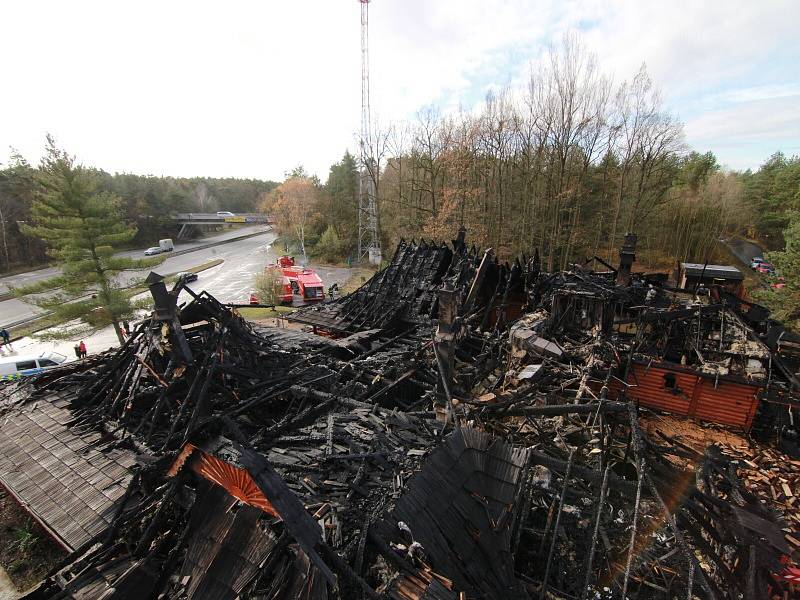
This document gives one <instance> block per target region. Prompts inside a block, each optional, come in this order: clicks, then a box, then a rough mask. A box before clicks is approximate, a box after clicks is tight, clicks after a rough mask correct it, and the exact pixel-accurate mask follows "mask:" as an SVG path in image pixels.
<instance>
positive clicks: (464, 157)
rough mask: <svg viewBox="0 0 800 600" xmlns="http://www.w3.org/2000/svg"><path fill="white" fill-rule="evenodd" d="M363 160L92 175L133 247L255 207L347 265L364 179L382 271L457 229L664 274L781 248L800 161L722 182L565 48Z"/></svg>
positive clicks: (20, 250) (4, 206)
mask: <svg viewBox="0 0 800 600" xmlns="http://www.w3.org/2000/svg"><path fill="white" fill-rule="evenodd" d="M703 150H705V149H703ZM365 151H366V152H365V154H366V156H367V158H366V160H365V161H363V163H364V166H363V168H362V167H360V163H361V162H362V161H360V160H359V159H357V158H356V157H354V156H353V155H352V154H350V153H349V152H346V153H345V154H344V156H343V157H342V159H341V160H340V161H338V162H336V163H335V164H333V165H332V166H331V167H330V171H329V173H328V175H327V180H326V181H325V182H324V183H323V182H321V181H320V180H319V179H318V178H317V177H315V176H310V175H309V174H308V173H306V171H305V170H304V169H303V168H302V167H297V168H295V169H294V170H293V171H291V172H289V173H287V174H286V179H285V181H284V182H283V183H281V184H280V185H279V184H277V183H275V182H271V181H260V180H248V179H211V178H192V179H184V178H173V177H149V176H138V175H129V174H116V175H110V174H108V173H105V172H103V171H100V170H93V171H94V172H95V174H96V176H97V177H98V179H99V189H100V190H101V191H110V192H113V193H114V194H116V195H117V196H118V197H119V202H120V203H121V205H122V212H123V214H124V215H125V217H126V218H127V219H128V220H129V221H130V222H131V223H133V224H135V225H137V227H138V233H137V236H136V238H134V240H133V244H138V245H140V246H142V245H146V244H148V243H150V242H152V241H154V240H155V239H157V238H158V237H163V236H164V235H168V233H169V229H168V227H169V223H168V222H167V220H166V219H165V217H166V216H167V215H168V214H170V213H173V212H181V211H189V212H192V211H197V212H203V211H211V212H213V211H215V210H230V211H232V212H250V211H253V210H256V209H260V210H262V211H264V212H267V213H269V214H272V215H274V216H275V218H276V219H277V221H278V222H277V229H278V231H279V233H280V234H281V237H282V238H283V240H284V241H286V242H287V243H290V244H291V245H293V246H294V247H296V248H297V249H298V250H299V251H302V250H305V252H306V253H307V254H308V255H311V256H316V257H318V258H320V259H322V260H325V261H329V262H344V261H348V262H352V261H356V260H358V257H357V256H356V248H357V243H358V240H357V237H358V193H359V191H358V190H359V177H361V176H363V177H369V178H371V179H372V180H373V182H374V184H375V188H376V189H377V201H378V207H379V214H380V223H379V226H380V236H381V243H382V247H383V253H384V259H388V258H389V257H390V256H391V253H392V251H393V248H394V246H395V245H396V244H397V242H398V241H399V240H400V239H401V238H406V239H411V238H420V237H425V238H428V239H436V240H447V239H450V238H452V237H454V236H455V234H456V232H457V230H458V228H459V227H460V226H461V225H463V226H465V227H466V228H467V230H468V232H469V233H468V235H469V239H470V241H471V242H474V243H475V244H477V245H480V246H482V247H491V248H493V249H494V250H495V252H496V254H497V255H498V256H500V257H501V258H503V259H508V258H512V257H514V256H517V255H519V254H522V253H525V254H528V255H530V254H531V253H532V252H533V251H534V250H535V249H538V250H539V252H540V254H541V256H542V259H543V264H544V266H545V267H546V268H548V269H557V268H564V267H565V266H567V265H568V264H569V263H570V262H573V261H580V260H583V259H585V258H586V257H591V256H594V255H597V256H600V257H601V258H604V259H606V260H610V261H614V260H615V259H616V253H617V249H618V247H619V244H620V242H621V240H622V238H623V236H624V234H625V233H626V232H627V231H633V232H635V233H637V234H638V236H639V243H638V252H637V255H638V261H639V263H640V264H643V265H644V266H645V267H646V268H652V269H656V268H662V269H663V268H666V267H669V266H672V265H673V264H674V262H675V261H676V260H688V261H697V262H703V261H705V260H709V261H714V260H729V258H728V257H727V256H720V255H719V253H718V251H719V248H718V244H717V241H718V240H719V239H720V238H723V237H728V236H731V235H741V236H744V237H746V238H749V239H753V240H756V241H758V242H759V243H760V244H761V245H762V246H763V247H764V248H765V249H767V250H780V249H782V248H783V247H784V238H783V231H784V230H785V229H786V228H787V227H788V225H789V218H790V214H791V213H792V211H795V210H798V209H800V158H798V157H791V158H790V157H786V156H784V155H783V154H781V153H779V152H778V153H776V154H774V155H772V156H771V157H768V158H767V157H765V158H766V160H765V162H764V163H763V164H762V165H761V166H760V168H759V169H757V170H756V171H750V170H748V171H744V172H737V171H730V170H726V169H723V168H722V167H721V166H720V165H719V164H718V161H717V158H716V157H715V155H714V154H713V153H712V152H698V151H696V150H695V149H692V148H689V147H687V145H686V143H685V140H684V133H683V126H682V124H681V123H680V122H679V121H678V120H677V119H676V118H675V116H674V115H672V114H671V113H670V112H669V111H668V110H667V109H666V108H665V106H664V103H663V100H662V96H661V93H660V91H659V90H658V88H657V86H656V85H655V84H654V83H653V81H652V80H651V78H650V77H649V75H648V73H647V70H646V68H645V67H644V66H643V67H642V68H641V69H640V70H639V72H637V73H636V74H634V76H633V78H632V79H630V80H629V81H623V82H620V83H615V82H614V81H613V80H612V79H611V78H610V77H609V76H607V75H606V74H604V73H603V72H602V70H601V69H600V66H599V65H598V63H597V60H596V58H595V57H594V56H593V55H592V54H590V53H588V52H587V51H586V50H585V49H584V48H583V47H582V46H581V45H580V42H579V40H578V39H577V38H574V37H566V38H565V39H564V40H563V43H562V44H561V45H560V46H557V47H554V48H551V50H550V51H549V53H548V54H546V55H545V57H543V59H542V60H541V61H539V62H538V63H537V64H536V65H533V66H532V67H531V73H530V80H529V81H528V85H527V86H526V87H525V88H524V89H523V90H519V89H516V90H510V89H506V90H501V91H498V92H493V93H490V94H488V95H487V97H486V99H485V101H484V102H483V103H482V104H481V106H480V107H478V108H476V109H475V110H472V111H469V112H466V111H460V112H457V113H449V114H441V113H439V112H438V111H437V110H436V109H435V108H428V109H425V110H422V111H420V112H419V113H418V115H417V116H416V118H415V119H413V120H412V121H410V122H402V123H392V124H390V125H388V126H384V127H381V126H378V125H375V126H374V127H373V129H372V131H371V135H370V139H369V140H368V141H367V145H366V147H365ZM33 170H34V168H33V167H31V166H30V165H29V164H28V163H27V162H25V160H24V159H23V158H22V157H19V156H16V157H14V158H13V159H12V161H11V163H10V164H9V165H7V166H6V167H5V168H4V169H1V170H0V212H2V214H0V224H2V230H1V231H0V235H1V236H2V240H0V242H2V243H3V246H4V247H3V248H2V249H0V253H2V256H0V269H3V270H6V269H8V268H9V267H11V268H14V267H15V266H18V265H19V264H20V263H25V264H35V263H38V262H44V261H45V260H46V256H45V253H44V248H43V246H42V244H41V242H39V241H38V240H36V239H32V238H28V237H25V236H23V235H21V234H20V232H19V227H18V223H19V222H24V221H26V220H27V219H28V218H29V208H30V203H31V201H32V198H33V197H34V196H35V194H36V193H37V190H36V187H35V185H34V184H33V180H34V178H33V177H31V175H32V173H33Z"/></svg>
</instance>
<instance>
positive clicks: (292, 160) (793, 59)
mask: <svg viewBox="0 0 800 600" xmlns="http://www.w3.org/2000/svg"><path fill="white" fill-rule="evenodd" d="M799 20H800V3H797V2H793V1H791V0H789V1H776V2H773V3H770V5H769V6H768V7H767V6H765V5H764V4H762V3H755V2H751V1H750V0H738V1H735V2H726V3H724V4H723V3H708V2H705V3H700V2H671V3H663V2H645V1H638V2H627V1H623V0H613V1H608V0H586V1H583V2H577V1H572V2H560V1H556V0H547V1H541V2H536V3H531V2H529V1H528V0H508V1H506V2H486V1H485V0H482V1H478V0H460V1H456V0H437V1H436V2H431V1H430V0H373V2H371V4H370V27H371V29H370V53H371V61H372V77H371V82H372V97H373V109H374V112H375V113H376V114H377V115H379V116H380V119H381V121H382V122H384V123H386V122H388V121H391V120H396V119H402V118H406V117H408V116H410V115H411V114H413V113H414V112H415V111H416V110H418V109H419V108H420V107H422V106H425V105H428V104H430V103H433V102H436V103H438V104H440V105H441V106H443V107H444V108H448V107H450V108H452V107H455V106H458V105H459V104H460V103H463V102H467V103H472V102H474V101H475V97H476V94H477V96H480V95H481V94H482V91H484V90H485V89H488V88H490V87H496V86H498V85H499V86H502V85H505V84H508V83H509V82H516V81H518V80H519V78H520V76H521V75H520V74H521V73H523V72H524V71H525V70H526V69H525V64H526V63H527V61H528V60H529V59H530V58H532V57H535V56H536V55H537V54H538V53H539V52H540V51H541V49H542V47H543V46H544V45H546V44H548V43H550V42H551V41H553V40H554V39H557V38H558V37H559V36H560V34H561V33H563V32H564V31H566V30H569V29H575V28H578V29H580V30H583V31H584V38H585V43H586V45H587V46H589V47H590V48H591V49H593V50H595V51H596V52H597V53H598V55H599V59H600V63H601V65H602V66H603V67H604V68H606V69H608V70H610V71H612V72H613V73H615V75H616V77H617V79H621V78H623V77H629V76H630V75H631V74H632V73H633V72H634V71H635V70H636V69H637V68H638V66H639V65H640V64H641V63H642V62H646V63H647V65H648V68H649V70H650V71H651V73H652V74H653V76H654V78H655V79H656V81H657V82H659V83H660V84H661V85H662V86H663V87H664V88H665V91H666V92H667V99H668V101H669V102H670V105H671V106H672V108H673V109H674V110H676V111H678V112H679V113H680V114H682V115H684V116H687V115H688V118H689V120H690V124H692V123H694V125H692V127H694V128H695V129H697V128H698V127H701V125H702V123H703V122H702V121H697V119H699V118H700V117H702V114H700V113H704V112H708V111H712V113H713V111H714V110H718V109H719V105H720V104H724V103H725V102H735V103H744V102H755V101H756V100H758V99H769V98H776V97H787V98H788V97H789V95H791V94H792V93H794V92H792V90H796V89H797V86H798V85H800V77H799V76H798V74H797V70H796V64H797V60H798V59H800V49H799V48H798V42H797V41H796V35H795V31H794V28H795V27H796V23H797V22H798V21H799ZM4 23H6V24H12V26H10V27H9V26H7V27H5V28H4V34H3V36H2V37H0V52H2V56H3V57H4V68H3V80H4V84H5V85H4V86H3V87H4V93H3V94H2V96H0V149H2V150H4V149H5V148H6V147H7V146H9V145H13V146H16V147H17V148H19V149H20V150H21V151H22V152H23V154H25V155H26V156H28V157H30V158H32V159H35V158H36V157H37V156H38V154H39V153H40V150H41V147H42V145H43V141H44V134H45V132H48V131H49V132H51V133H53V134H55V135H56V136H57V138H58V140H59V142H60V143H61V144H62V145H63V146H64V147H66V148H67V149H68V150H69V151H71V152H73V153H76V154H77V155H78V156H79V157H80V158H81V159H82V160H83V161H84V162H86V163H89V164H93V165H97V166H99V167H102V168H105V169H107V170H111V171H114V170H119V171H123V170H125V171H131V172H137V173H155V174H174V175H201V174H203V175H220V176H221V175H233V176H254V177H270V178H280V177H281V176H282V174H283V172H284V171H285V170H288V169H290V168H291V167H293V166H295V165H297V164H299V163H303V164H305V165H306V166H307V167H308V168H309V169H310V170H312V171H314V172H317V173H318V174H319V175H320V176H321V177H322V178H323V179H324V178H325V176H326V175H327V168H328V165H330V163H331V162H333V161H334V160H337V159H338V158H339V157H340V156H341V154H342V152H343V151H344V149H345V148H346V147H351V148H353V147H354V146H355V143H354V141H355V134H356V131H357V128H358V124H359V112H360V64H359V61H360V52H359V49H360V39H359V3H358V2H356V0H343V1H341V2H340V1H332V0H305V1H304V2H288V1H284V2H278V1H268V2H261V3H254V2H246V1H244V0H239V1H234V2H228V3H224V4H220V3H218V2H213V3H212V2H210V1H201V2H188V1H185V0H184V1H180V2H179V1H171V2H155V1H152V0H150V1H148V0H138V1H137V2H131V1H130V0H119V1H116V2H107V1H106V2H100V1H92V2H89V1H84V2H80V3H65V2H59V1H57V0H29V1H28V2H16V3H10V4H9V5H8V6H5V7H4ZM781 106H784V105H781ZM759 107H761V108H759ZM467 108H469V106H467ZM752 110H753V111H756V112H757V110H767V107H766V105H759V104H758V103H755V104H753V108H752ZM781 110H783V108H782V109H781ZM756 112H752V113H747V114H748V115H749V118H750V119H751V122H750V125H751V126H752V128H751V132H755V133H754V135H756V136H759V135H761V136H767V135H776V132H777V131H779V129H780V128H779V127H777V126H769V127H763V128H760V121H761V120H760V119H759V118H758V117H757V116H756ZM790 114H794V113H787V115H790ZM715 118H716V117H713V116H709V117H708V120H707V123H706V125H702V127H708V126H710V125H708V123H712V124H713V123H716V125H714V127H716V129H715V132H716V133H714V137H711V138H702V139H714V140H718V142H719V144H720V145H721V146H724V145H725V144H726V143H728V140H729V138H727V137H726V134H725V124H724V120H719V119H718V120H716V121H715V120H714V119H715ZM787 119H788V120H789V122H790V123H791V117H790V116H787ZM698 123H700V125H698ZM702 127H701V129H700V130H701V131H702ZM688 132H689V134H690V141H691V139H692V128H691V127H689V128H688ZM734 133H735V132H734ZM703 135H705V134H703ZM737 135H738V134H737ZM773 139H774V140H775V142H776V143H777V142H780V141H781V140H784V141H786V140H787V138H786V136H783V137H780V138H777V137H776V138H773ZM790 142H791V140H788V141H786V143H790ZM711 149H712V150H714V149H715V148H711ZM0 157H2V154H0ZM723 158H724V157H723ZM0 160H2V158H0Z"/></svg>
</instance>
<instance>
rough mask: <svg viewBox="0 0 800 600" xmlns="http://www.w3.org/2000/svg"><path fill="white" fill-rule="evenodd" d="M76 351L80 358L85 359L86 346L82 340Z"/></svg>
mask: <svg viewBox="0 0 800 600" xmlns="http://www.w3.org/2000/svg"><path fill="white" fill-rule="evenodd" d="M78 350H80V353H81V358H86V344H84V343H83V340H81V343H80V344H78Z"/></svg>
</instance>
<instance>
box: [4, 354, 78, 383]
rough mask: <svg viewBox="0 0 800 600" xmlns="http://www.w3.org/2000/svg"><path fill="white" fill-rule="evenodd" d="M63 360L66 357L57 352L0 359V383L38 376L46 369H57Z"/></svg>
mask: <svg viewBox="0 0 800 600" xmlns="http://www.w3.org/2000/svg"><path fill="white" fill-rule="evenodd" d="M65 360H67V357H66V356H64V355H63V354H59V353H58V352H42V353H41V354H40V355H39V356H12V357H9V358H0V381H9V380H12V379H21V378H22V377H29V376H31V375H38V374H39V373H41V372H42V371H45V370H46V369H51V368H53V367H57V366H58V365H60V364H61V363H63V362H64V361H65Z"/></svg>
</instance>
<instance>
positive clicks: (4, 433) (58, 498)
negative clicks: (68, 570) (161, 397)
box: [0, 394, 136, 550]
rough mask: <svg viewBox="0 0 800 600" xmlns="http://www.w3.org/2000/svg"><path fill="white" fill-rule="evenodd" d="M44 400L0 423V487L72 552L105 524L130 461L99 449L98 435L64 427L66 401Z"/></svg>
mask: <svg viewBox="0 0 800 600" xmlns="http://www.w3.org/2000/svg"><path fill="white" fill-rule="evenodd" d="M50 397H51V398H54V400H53V401H52V402H45V401H41V400H40V401H36V402H31V403H30V404H27V405H24V406H19V407H15V408H13V409H11V410H10V411H9V412H8V413H6V414H5V415H4V416H2V417H0V484H2V485H3V486H4V487H5V488H7V489H8V491H9V492H10V493H11V494H12V495H13V496H14V497H15V498H16V499H17V501H18V502H20V504H22V505H23V507H24V508H25V509H26V510H27V511H29V512H30V513H31V514H32V515H33V517H34V518H36V519H37V520H38V521H39V522H40V523H42V524H43V525H44V526H45V528H46V529H47V530H48V531H49V532H50V533H51V535H53V537H54V538H56V540H57V541H58V542H59V543H61V544H62V545H63V546H64V547H66V548H68V549H70V550H74V549H75V548H78V547H79V546H81V545H82V544H83V543H84V542H87V541H88V540H90V539H91V538H92V537H93V536H95V535H97V534H98V533H100V532H101V531H103V530H104V529H105V528H106V526H107V525H108V524H109V523H110V522H111V520H112V518H113V516H114V509H115V505H116V502H117V501H118V500H119V499H120V498H121V497H122V496H123V494H124V493H125V489H126V488H127V485H128V482H129V480H130V478H131V467H132V466H133V465H134V464H135V462H136V461H135V456H134V454H133V453H132V452H130V451H126V450H119V449H108V448H107V447H104V445H103V443H102V442H101V439H100V438H101V435H100V433H98V432H96V431H90V430H82V429H81V428H78V427H75V426H72V427H68V424H69V423H70V422H71V421H72V420H73V419H74V417H73V416H72V414H71V413H70V412H69V410H68V407H67V406H68V399H67V398H66V397H65V396H63V395H62V396H56V395H55V394H54V395H51V396H50Z"/></svg>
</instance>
